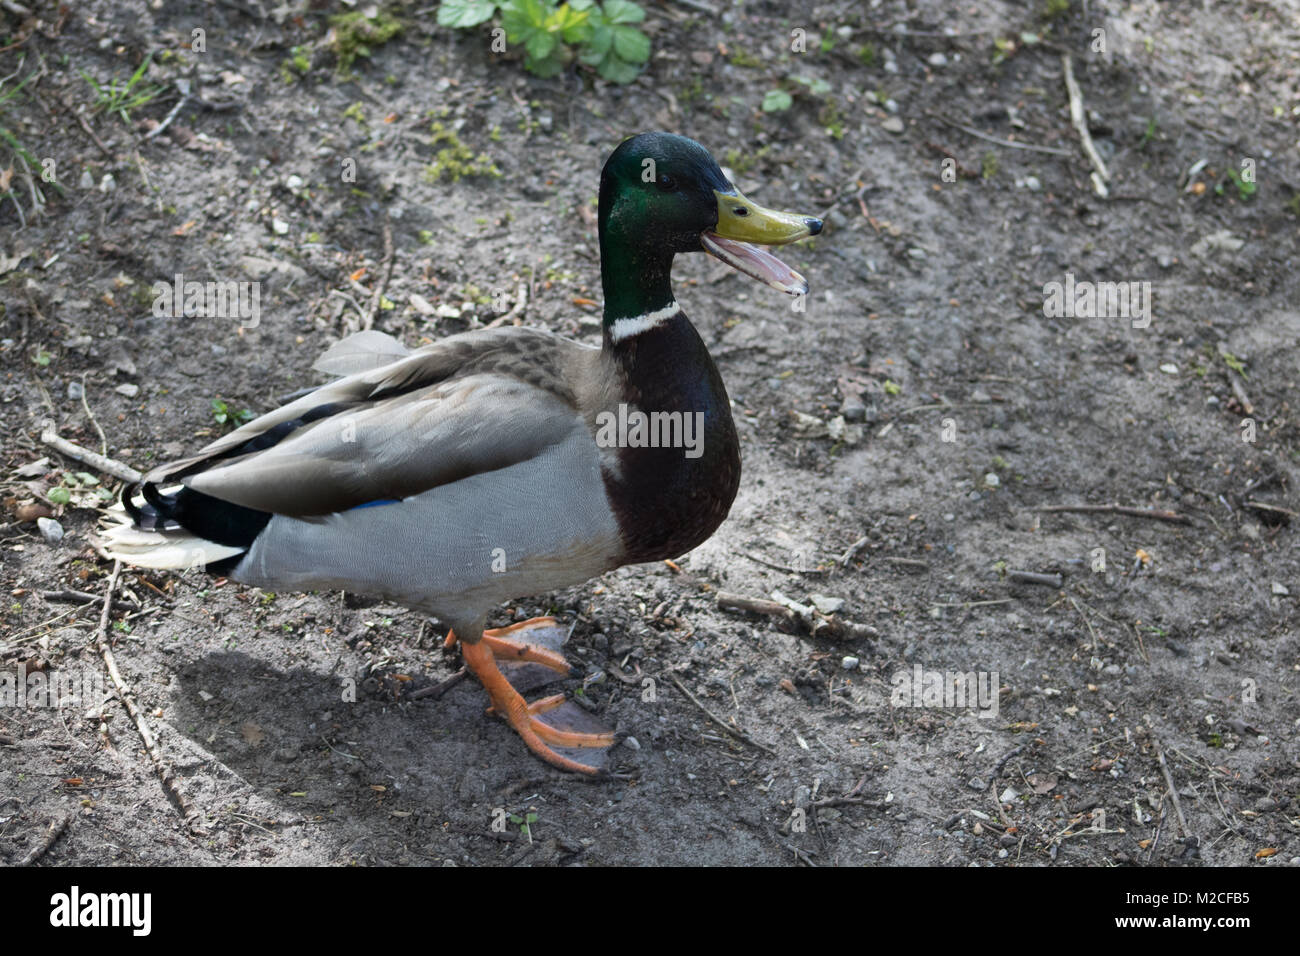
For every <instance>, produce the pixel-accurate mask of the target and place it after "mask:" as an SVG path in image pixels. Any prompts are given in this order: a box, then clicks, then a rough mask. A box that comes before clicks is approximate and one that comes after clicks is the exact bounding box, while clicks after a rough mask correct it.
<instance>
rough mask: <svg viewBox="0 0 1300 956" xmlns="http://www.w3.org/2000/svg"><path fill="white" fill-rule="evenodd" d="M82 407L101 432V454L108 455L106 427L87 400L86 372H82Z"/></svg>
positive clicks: (96, 429) (96, 428)
mask: <svg viewBox="0 0 1300 956" xmlns="http://www.w3.org/2000/svg"><path fill="white" fill-rule="evenodd" d="M81 407H82V408H83V409H85V411H86V417H87V418H89V419H90V424H92V425H94V426H95V431H96V432H98V433H99V454H100V456H101V457H104V456H107V455H108V438H107V437H106V436H105V435H104V429H102V428H100V427H99V422H98V421H96V420H95V413H94V412H92V411H91V410H90V403H89V402H87V401H86V373H85V372H82V373H81Z"/></svg>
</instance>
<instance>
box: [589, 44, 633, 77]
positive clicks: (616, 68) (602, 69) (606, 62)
mask: <svg viewBox="0 0 1300 956" xmlns="http://www.w3.org/2000/svg"><path fill="white" fill-rule="evenodd" d="M596 72H597V73H599V74H600V75H601V76H602V77H604V78H605V79H607V80H609V81H610V82H611V83H631V82H632V81H633V80H635V79H636V78H637V76H638V74H640V72H641V68H640V67H639V66H637V65H636V64H635V63H628V62H627V61H626V60H623V59H620V58H619V56H618V55H617V54H616V53H614V52H613V51H612V50H611V51H610V53H609V54H608V55H607V56H606V57H605V58H604V59H603V60H601V61H600V65H599V66H597V67H596Z"/></svg>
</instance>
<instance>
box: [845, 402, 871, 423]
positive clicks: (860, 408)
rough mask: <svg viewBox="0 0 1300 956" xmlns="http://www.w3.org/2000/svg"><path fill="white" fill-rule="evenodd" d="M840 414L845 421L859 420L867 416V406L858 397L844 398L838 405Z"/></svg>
mask: <svg viewBox="0 0 1300 956" xmlns="http://www.w3.org/2000/svg"><path fill="white" fill-rule="evenodd" d="M840 414H841V415H843V416H844V420H845V421H846V422H861V421H865V420H866V417H867V406H866V405H864V404H863V403H862V400H861V399H859V398H846V399H845V400H844V404H843V405H841V406H840Z"/></svg>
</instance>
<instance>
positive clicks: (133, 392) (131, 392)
mask: <svg viewBox="0 0 1300 956" xmlns="http://www.w3.org/2000/svg"><path fill="white" fill-rule="evenodd" d="M113 391H115V392H117V394H119V395H125V396H126V397H127V398H135V397H136V396H137V395H139V394H140V386H139V385H136V384H135V383H134V382H123V383H122V384H121V385H119V386H118V387H117V388H115V389H113Z"/></svg>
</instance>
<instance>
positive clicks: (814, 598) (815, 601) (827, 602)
mask: <svg viewBox="0 0 1300 956" xmlns="http://www.w3.org/2000/svg"><path fill="white" fill-rule="evenodd" d="M808 600H809V601H811V602H812V606H813V607H815V608H817V610H819V611H821V612H822V613H823V614H834V613H835V612H836V611H838V610H839V609H840V608H842V607H843V606H844V598H837V597H830V596H829V595H826V594H810V595H808Z"/></svg>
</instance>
